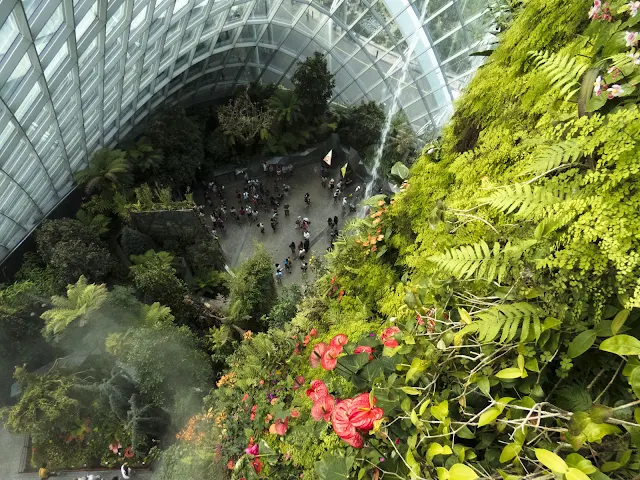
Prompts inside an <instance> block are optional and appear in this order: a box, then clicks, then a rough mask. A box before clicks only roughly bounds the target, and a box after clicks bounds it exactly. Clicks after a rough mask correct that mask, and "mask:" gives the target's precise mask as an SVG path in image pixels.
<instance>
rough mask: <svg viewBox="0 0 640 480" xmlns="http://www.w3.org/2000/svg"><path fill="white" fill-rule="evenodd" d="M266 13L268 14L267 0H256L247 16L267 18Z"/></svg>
mask: <svg viewBox="0 0 640 480" xmlns="http://www.w3.org/2000/svg"><path fill="white" fill-rule="evenodd" d="M268 15H269V3H268V2H267V0H258V1H257V2H256V6H255V7H254V8H253V11H252V12H251V15H250V16H249V18H250V19H254V18H267V16H268Z"/></svg>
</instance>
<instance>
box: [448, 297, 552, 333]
mask: <svg viewBox="0 0 640 480" xmlns="http://www.w3.org/2000/svg"><path fill="white" fill-rule="evenodd" d="M540 313H541V312H540V309H539V308H538V307H536V306H535V305H532V304H530V303H526V302H518V303H511V304H504V305H496V306H494V307H491V308H489V309H488V310H485V311H484V312H480V313H477V314H476V315H474V317H475V318H476V319H477V320H474V321H473V323H471V324H470V325H467V326H466V327H464V328H463V329H462V330H460V332H458V336H460V337H462V336H464V335H466V334H469V333H476V334H477V337H478V340H480V341H481V342H492V341H494V340H495V339H496V338H497V337H498V335H500V338H499V339H498V340H497V341H498V342H499V343H505V342H511V341H513V339H515V338H516V335H517V333H518V330H520V341H521V342H524V341H525V340H526V339H527V337H528V336H529V332H530V331H532V332H533V333H534V337H535V338H538V337H539V336H540V334H541V333H542V326H541V324H540Z"/></svg>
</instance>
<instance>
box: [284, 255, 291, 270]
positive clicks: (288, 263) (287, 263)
mask: <svg viewBox="0 0 640 480" xmlns="http://www.w3.org/2000/svg"><path fill="white" fill-rule="evenodd" d="M284 268H285V270H286V271H287V272H289V273H291V260H290V259H289V257H287V258H285V259H284Z"/></svg>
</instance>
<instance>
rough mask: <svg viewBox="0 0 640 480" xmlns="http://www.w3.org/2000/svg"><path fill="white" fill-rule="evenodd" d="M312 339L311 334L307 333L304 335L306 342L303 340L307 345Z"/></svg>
mask: <svg viewBox="0 0 640 480" xmlns="http://www.w3.org/2000/svg"><path fill="white" fill-rule="evenodd" d="M310 341H311V337H310V336H309V335H305V336H304V342H302V343H303V344H304V346H305V347H306V346H307V345H308V344H309V342H310Z"/></svg>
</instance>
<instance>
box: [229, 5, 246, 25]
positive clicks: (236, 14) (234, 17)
mask: <svg viewBox="0 0 640 480" xmlns="http://www.w3.org/2000/svg"><path fill="white" fill-rule="evenodd" d="M245 8H246V5H244V4H243V5H234V6H232V7H231V8H230V9H229V14H228V15H227V20H226V22H224V24H225V25H229V24H231V23H235V22H239V21H240V20H242V17H243V15H244V11H245Z"/></svg>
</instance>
